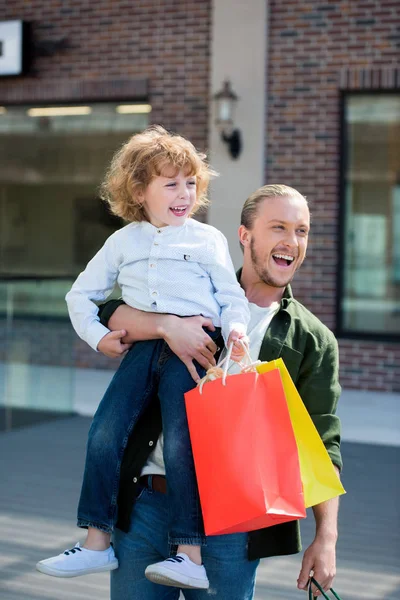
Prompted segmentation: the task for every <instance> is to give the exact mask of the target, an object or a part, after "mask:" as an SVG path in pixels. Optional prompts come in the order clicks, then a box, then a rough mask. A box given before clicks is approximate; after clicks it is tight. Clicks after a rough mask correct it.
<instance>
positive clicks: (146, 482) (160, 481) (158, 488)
mask: <svg viewBox="0 0 400 600" xmlns="http://www.w3.org/2000/svg"><path fill="white" fill-rule="evenodd" d="M139 482H140V484H141V485H142V486H143V487H146V488H149V489H150V490H154V491H155V492H159V493H160V494H166V493H167V480H166V479H165V477H164V475H143V476H142V477H141V478H140V479H139Z"/></svg>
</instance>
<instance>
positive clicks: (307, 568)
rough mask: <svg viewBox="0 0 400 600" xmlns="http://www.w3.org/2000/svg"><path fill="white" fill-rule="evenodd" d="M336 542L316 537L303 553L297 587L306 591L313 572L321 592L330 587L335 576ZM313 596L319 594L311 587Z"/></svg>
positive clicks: (319, 593)
mask: <svg viewBox="0 0 400 600" xmlns="http://www.w3.org/2000/svg"><path fill="white" fill-rule="evenodd" d="M335 547H336V542H335V541H333V540H324V539H323V538H318V537H316V538H315V539H314V541H313V543H312V544H311V545H310V546H309V547H308V548H307V550H306V551H305V552H304V556H303V562H302V565H301V571H300V575H299V578H298V580H297V587H298V588H299V589H301V590H307V588H308V581H309V578H310V575H311V572H313V577H314V579H316V580H317V581H318V583H319V584H320V586H321V587H322V589H323V590H325V591H328V590H329V589H330V588H331V587H332V583H333V579H334V577H335V575H336V550H335ZM312 593H313V595H314V596H320V595H321V592H320V591H319V590H317V589H316V588H315V587H314V586H312Z"/></svg>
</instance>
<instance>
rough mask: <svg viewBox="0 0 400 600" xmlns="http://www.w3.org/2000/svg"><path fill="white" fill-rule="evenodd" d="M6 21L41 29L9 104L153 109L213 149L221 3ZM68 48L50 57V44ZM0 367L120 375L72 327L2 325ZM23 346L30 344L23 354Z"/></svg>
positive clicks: (19, 0) (38, 7)
mask: <svg viewBox="0 0 400 600" xmlns="http://www.w3.org/2000/svg"><path fill="white" fill-rule="evenodd" d="M0 14H1V19H2V20H9V19H23V20H25V21H28V22H30V23H31V28H32V38H33V46H34V50H33V60H32V67H31V71H30V73H29V74H28V75H26V76H23V77H16V78H8V79H6V80H3V81H1V83H0V105H1V104H2V103H7V102H11V103H12V102H21V103H24V102H26V103H30V102H35V101H36V102H38V101H42V102H51V101H52V100H53V101H65V102H68V101H78V102H79V101H80V100H82V99H87V100H96V99H97V100H102V99H104V100H109V99H116V100H119V99H124V100H145V99H146V96H147V94H148V100H149V101H150V102H151V104H152V108H153V110H152V113H151V115H150V119H151V121H152V122H154V123H161V124H163V125H164V126H165V127H167V128H170V129H172V130H174V131H178V132H179V133H182V134H183V135H185V136H187V137H188V138H189V139H190V140H191V141H192V142H193V143H194V144H195V145H196V146H197V147H198V148H200V149H206V147H207V139H208V110H209V97H210V90H209V63H210V61H209V47H210V19H211V0H201V2H198V1H197V0H135V1H134V2H132V1H127V0H96V2H94V1H92V0H46V1H45V0H30V1H29V2H26V1H25V0H13V2H10V1H8V0H0ZM62 38H65V42H64V48H60V49H58V50H57V51H56V52H55V54H54V55H53V56H46V55H45V53H46V48H48V46H49V42H54V41H59V40H61V39H62ZM1 339H3V342H4V340H6V342H7V343H3V345H2V348H1V349H0V360H5V358H6V357H5V354H6V353H7V358H9V359H14V360H16V361H22V362H27V363H29V362H32V363H35V364H48V365H62V366H72V365H76V366H78V367H92V368H93V367H94V368H110V369H114V368H116V365H117V362H116V361H115V360H111V359H107V358H106V357H103V356H100V355H95V354H94V353H93V351H92V350H91V349H90V348H89V347H88V346H87V345H86V344H84V343H83V342H82V341H81V340H79V339H78V338H77V336H76V335H75V333H74V332H73V330H72V328H71V325H70V324H69V323H67V322H65V323H62V322H60V321H56V322H54V323H49V321H43V322H40V321H37V322H34V321H31V320H29V321H25V320H23V319H22V320H16V321H15V322H14V324H13V330H12V332H11V333H8V334H7V335H6V330H5V322H4V321H0V340H1ZM18 340H25V342H24V343H23V344H22V345H21V344H20V343H19V342H18Z"/></svg>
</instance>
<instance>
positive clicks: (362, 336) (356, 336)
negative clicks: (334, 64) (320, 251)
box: [335, 88, 400, 343]
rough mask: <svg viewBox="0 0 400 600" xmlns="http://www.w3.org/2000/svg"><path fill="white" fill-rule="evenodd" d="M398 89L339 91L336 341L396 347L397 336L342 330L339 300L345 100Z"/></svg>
mask: <svg viewBox="0 0 400 600" xmlns="http://www.w3.org/2000/svg"><path fill="white" fill-rule="evenodd" d="M399 94H400V88H391V89H385V88H379V89H362V90H353V89H342V90H340V100H339V102H340V107H339V109H340V110H339V112H340V127H339V208H338V237H337V240H338V242H337V243H338V253H337V255H338V267H337V272H336V328H335V334H336V337H338V338H340V339H351V340H365V341H371V342H374V341H376V342H392V343H398V340H399V334H398V333H397V332H396V333H393V334H390V333H388V332H382V333H377V332H361V331H353V330H351V329H346V328H345V327H344V314H343V308H342V298H343V292H344V274H345V273H344V265H345V251H346V248H345V240H346V236H345V225H346V223H345V214H346V210H345V209H346V206H345V202H346V170H347V164H348V139H347V127H346V99H347V98H348V97H350V96H383V95H384V96H389V95H399Z"/></svg>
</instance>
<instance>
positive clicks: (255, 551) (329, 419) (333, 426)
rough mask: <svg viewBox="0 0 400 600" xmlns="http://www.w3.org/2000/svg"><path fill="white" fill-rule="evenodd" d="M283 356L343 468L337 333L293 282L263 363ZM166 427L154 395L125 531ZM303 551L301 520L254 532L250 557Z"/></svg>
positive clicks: (129, 488)
mask: <svg viewBox="0 0 400 600" xmlns="http://www.w3.org/2000/svg"><path fill="white" fill-rule="evenodd" d="M239 277H240V272H239ZM112 302H115V301H111V302H110V303H108V306H107V304H105V305H104V310H102V311H101V314H100V317H101V321H102V323H103V324H104V325H107V321H108V318H109V317H110V315H111V313H112V312H113V310H115V308H116V305H118V303H120V302H118V301H117V302H116V304H114V305H112ZM106 307H107V308H106ZM279 357H281V358H282V359H283V361H284V363H285V365H286V367H287V368H288V371H289V373H290V375H291V377H292V379H293V381H294V383H295V385H296V387H297V389H298V391H299V393H300V396H301V397H302V400H303V402H304V404H305V406H306V408H307V410H308V412H309V413H310V415H311V418H312V420H313V422H314V424H315V426H316V428H317V430H318V432H319V434H320V436H321V438H322V440H323V442H324V444H325V447H326V449H327V451H328V453H329V455H330V457H331V460H332V462H333V463H334V464H335V465H336V466H337V467H338V468H339V469H341V468H342V459H341V455H340V421H339V419H338V417H337V416H336V415H335V412H336V406H337V402H338V399H339V395H340V385H339V381H338V365H339V360H338V359H339V357H338V347H337V342H336V339H335V337H334V335H333V334H332V332H331V331H330V330H329V329H328V328H327V327H326V326H325V325H323V324H322V323H321V321H320V320H319V319H317V317H315V316H314V315H313V314H312V313H311V312H310V311H309V310H307V309H306V308H305V307H304V306H303V305H302V304H301V303H300V302H298V301H297V300H295V299H294V298H293V295H292V291H291V288H290V286H288V287H287V288H286V290H285V293H284V296H283V298H282V300H281V305H280V309H279V310H278V312H277V313H276V314H275V316H274V317H273V319H272V321H271V323H270V326H269V327H268V329H267V331H266V334H265V336H264V340H263V342H262V346H261V351H260V355H259V358H260V360H262V361H269V360H273V359H276V358H279ZM161 426H162V424H161V416H160V407H159V402H158V400H157V398H154V400H153V401H152V403H151V404H150V405H149V407H148V409H147V410H146V412H145V414H143V416H142V417H141V418H140V420H139V422H138V423H137V425H136V427H135V431H134V433H133V435H132V436H131V438H130V440H129V442H128V446H127V448H126V451H125V455H124V460H123V463H122V467H121V482H120V491H119V497H118V522H117V527H119V528H120V529H122V530H123V531H128V529H129V524H130V517H131V512H132V508H133V505H134V502H135V498H136V494H137V485H138V480H139V478H140V473H141V470H142V467H143V466H144V464H145V462H146V460H147V458H148V456H149V454H150V452H151V450H152V446H153V445H154V442H155V441H156V440H157V439H158V436H159V434H160V433H161ZM211 443H212V440H211ZM300 550H301V543H300V530H299V525H298V522H297V521H292V522H289V523H283V524H281V525H275V526H273V527H268V528H266V529H260V530H257V531H252V532H250V533H249V541H248V558H249V560H253V559H256V558H262V557H267V556H277V555H283V554H294V553H296V552H299V551H300Z"/></svg>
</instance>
